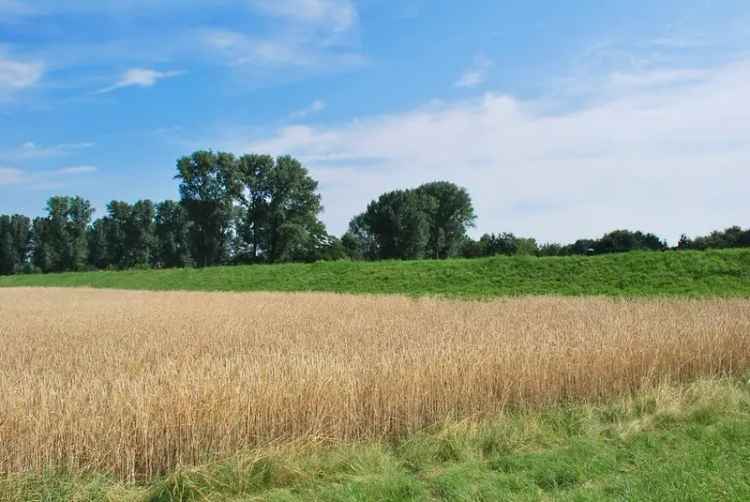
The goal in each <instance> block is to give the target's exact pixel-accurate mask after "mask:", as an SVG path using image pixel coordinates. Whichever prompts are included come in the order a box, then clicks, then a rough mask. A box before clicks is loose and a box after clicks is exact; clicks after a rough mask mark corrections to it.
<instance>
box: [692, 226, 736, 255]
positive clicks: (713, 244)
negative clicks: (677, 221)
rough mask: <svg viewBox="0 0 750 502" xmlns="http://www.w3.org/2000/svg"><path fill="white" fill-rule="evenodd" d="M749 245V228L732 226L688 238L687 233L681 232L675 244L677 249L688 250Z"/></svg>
mask: <svg viewBox="0 0 750 502" xmlns="http://www.w3.org/2000/svg"><path fill="white" fill-rule="evenodd" d="M740 247H750V228H748V229H747V230H743V229H742V228H740V227H737V226H734V227H730V228H727V229H726V230H724V231H718V230H717V231H714V232H711V233H710V234H709V235H706V236H704V237H696V238H695V239H690V238H689V237H688V236H687V235H685V234H683V235H682V237H681V238H680V242H679V243H678V244H677V249H681V250H688V249H698V250H704V249H725V248H740Z"/></svg>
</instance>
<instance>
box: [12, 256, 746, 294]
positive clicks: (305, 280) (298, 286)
mask: <svg viewBox="0 0 750 502" xmlns="http://www.w3.org/2000/svg"><path fill="white" fill-rule="evenodd" d="M13 286H50V287H51V286H63V287H65V286H70V287H75V286H86V287H97V288H118V289H145V290H203V291H329V292H337V293H377V294H406V295H444V296H453V297H469V298H477V297H493V296H508V295H537V294H555V295H608V296H741V297H750V250H748V249H744V250H721V251H708V252H679V253H677V252H666V253H655V252H654V253H648V252H636V253H624V254H616V255H605V256H596V257H554V258H534V257H494V258H485V259H476V260H462V259H456V260H447V261H404V262H401V261H388V262H376V263H366V262H321V263H313V264H285V265H255V266H238V267H214V268H208V269H178V270H132V271H124V272H87V273H65V274H50V275H18V276H10V277H1V278H0V287H13Z"/></svg>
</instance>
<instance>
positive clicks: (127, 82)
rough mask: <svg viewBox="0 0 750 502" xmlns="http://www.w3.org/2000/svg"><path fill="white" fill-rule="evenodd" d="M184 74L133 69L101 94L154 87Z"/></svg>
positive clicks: (102, 90) (101, 91)
mask: <svg viewBox="0 0 750 502" xmlns="http://www.w3.org/2000/svg"><path fill="white" fill-rule="evenodd" d="M182 74H183V72H181V71H165V72H162V71H157V70H151V69H148V68H131V69H130V70H128V71H126V72H125V74H124V75H123V76H122V77H121V78H120V80H119V81H118V82H117V83H115V84H114V85H111V86H109V87H106V88H104V89H101V90H100V91H99V93H106V92H112V91H114V90H117V89H122V88H123V87H133V86H136V87H152V86H153V85H154V84H156V83H157V82H158V81H159V80H163V79H165V78H171V77H176V76H178V75H182Z"/></svg>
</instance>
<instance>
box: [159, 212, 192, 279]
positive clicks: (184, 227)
mask: <svg viewBox="0 0 750 502" xmlns="http://www.w3.org/2000/svg"><path fill="white" fill-rule="evenodd" d="M155 233H156V241H157V248H158V251H157V254H158V260H157V262H158V266H160V267H165V268H176V267H186V266H189V265H191V264H192V258H191V257H190V226H189V221H188V215H187V212H186V210H185V208H184V207H183V206H182V205H180V204H178V203H177V202H175V201H172V200H166V201H164V202H161V203H159V204H157V205H156V226H155Z"/></svg>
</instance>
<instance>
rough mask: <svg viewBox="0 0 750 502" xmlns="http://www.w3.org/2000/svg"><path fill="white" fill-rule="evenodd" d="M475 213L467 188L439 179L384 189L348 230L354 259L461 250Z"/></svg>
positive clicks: (416, 256) (438, 255)
mask: <svg viewBox="0 0 750 502" xmlns="http://www.w3.org/2000/svg"><path fill="white" fill-rule="evenodd" d="M475 219H476V215H475V214H474V208H473V206H472V203H471V197H469V194H468V193H467V192H466V190H465V189H464V188H461V187H458V186H456V185H455V184H453V183H449V182H446V181H439V182H433V183H427V184H424V185H421V186H419V187H417V188H416V189H413V190H396V191H392V192H388V193H384V194H383V195H381V196H380V197H379V198H378V199H377V200H374V201H372V202H370V204H368V206H367V210H366V211H365V212H364V213H362V214H360V215H358V216H355V217H354V218H353V219H352V221H351V222H350V224H349V232H348V233H347V236H346V241H347V249H349V250H350V256H351V257H352V258H355V259H361V258H367V259H386V260H387V259H401V260H414V259H420V258H424V257H428V258H436V259H445V258H449V257H452V256H456V255H457V254H458V251H459V247H460V246H461V244H462V243H463V242H464V239H465V238H466V230H467V228H468V227H470V226H473V224H474V220H475Z"/></svg>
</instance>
